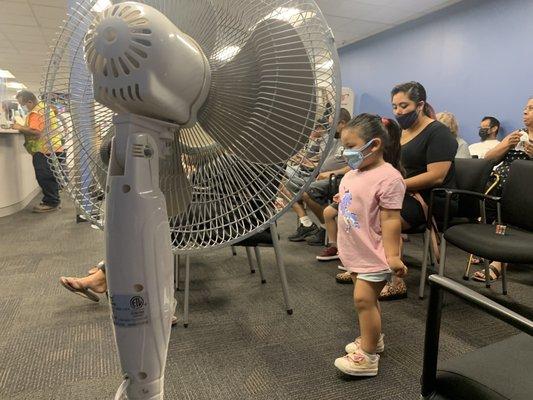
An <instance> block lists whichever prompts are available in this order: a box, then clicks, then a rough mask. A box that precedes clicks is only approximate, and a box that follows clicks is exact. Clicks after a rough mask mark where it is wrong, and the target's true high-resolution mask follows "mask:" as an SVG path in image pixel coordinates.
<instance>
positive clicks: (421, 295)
mask: <svg viewBox="0 0 533 400" xmlns="http://www.w3.org/2000/svg"><path fill="white" fill-rule="evenodd" d="M430 241H431V238H430V232H429V230H427V229H426V231H425V232H424V250H423V254H422V269H421V270H420V285H419V286H418V297H419V298H420V299H423V298H424V290H425V288H426V275H427V267H428V258H429V257H430V255H429V248H430Z"/></svg>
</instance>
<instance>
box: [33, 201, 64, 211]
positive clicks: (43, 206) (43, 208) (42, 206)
mask: <svg viewBox="0 0 533 400" xmlns="http://www.w3.org/2000/svg"><path fill="white" fill-rule="evenodd" d="M60 208H61V207H60V206H59V205H57V206H50V205H48V204H44V203H41V204H39V205H38V206H35V207H33V209H32V210H31V211H32V212H34V213H46V212H50V211H57V210H59V209H60Z"/></svg>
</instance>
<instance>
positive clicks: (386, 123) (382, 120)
mask: <svg viewBox="0 0 533 400" xmlns="http://www.w3.org/2000/svg"><path fill="white" fill-rule="evenodd" d="M381 122H383V125H385V126H386V127H387V126H389V122H390V121H389V119H388V118H385V117H381Z"/></svg>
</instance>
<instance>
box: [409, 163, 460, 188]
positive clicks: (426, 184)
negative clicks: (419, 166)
mask: <svg viewBox="0 0 533 400" xmlns="http://www.w3.org/2000/svg"><path fill="white" fill-rule="evenodd" d="M451 166H452V162H451V161H440V162H435V163H431V164H428V165H427V172H424V173H422V174H419V175H416V176H412V177H411V178H407V179H406V180H405V186H406V187H407V191H408V192H416V191H418V190H423V189H429V188H434V187H439V186H440V185H441V184H442V182H444V179H446V175H448V171H449V170H450V167H451Z"/></svg>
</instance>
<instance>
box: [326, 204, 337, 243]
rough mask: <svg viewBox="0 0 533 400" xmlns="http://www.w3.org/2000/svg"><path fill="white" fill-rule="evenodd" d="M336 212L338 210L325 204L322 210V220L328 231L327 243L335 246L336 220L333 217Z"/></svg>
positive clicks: (335, 215)
mask: <svg viewBox="0 0 533 400" xmlns="http://www.w3.org/2000/svg"><path fill="white" fill-rule="evenodd" d="M338 213H339V212H338V211H337V210H336V209H335V208H333V207H331V206H327V207H326V209H325V210H324V221H325V224H326V231H327V233H328V238H329V245H330V246H334V247H337V221H336V220H335V218H336V217H337V214H338Z"/></svg>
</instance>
